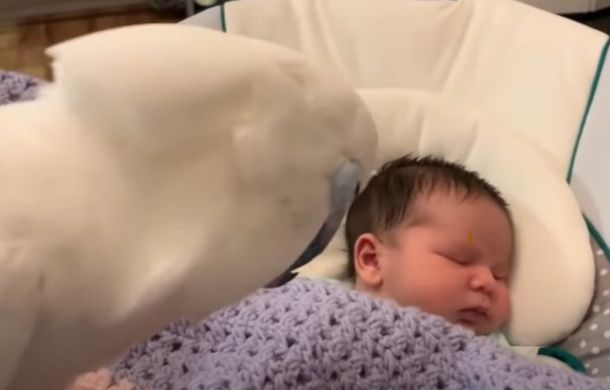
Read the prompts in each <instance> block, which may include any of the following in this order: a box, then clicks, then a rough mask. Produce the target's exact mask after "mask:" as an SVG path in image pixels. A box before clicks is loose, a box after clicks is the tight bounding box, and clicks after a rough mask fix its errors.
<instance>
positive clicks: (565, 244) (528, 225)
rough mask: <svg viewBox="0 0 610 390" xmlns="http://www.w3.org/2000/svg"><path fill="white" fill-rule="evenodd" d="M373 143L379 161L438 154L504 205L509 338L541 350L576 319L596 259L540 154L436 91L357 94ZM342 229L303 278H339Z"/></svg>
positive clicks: (572, 204) (563, 187)
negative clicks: (509, 230)
mask: <svg viewBox="0 0 610 390" xmlns="http://www.w3.org/2000/svg"><path fill="white" fill-rule="evenodd" d="M361 96H362V97H363V99H364V100H365V102H366V103H367V105H368V107H369V109H370V110H371V112H372V114H373V117H374V120H375V123H376V126H377V130H378V137H379V151H378V160H377V165H378V166H380V165H382V164H383V163H385V162H387V161H389V160H392V159H394V158H397V157H400V156H402V155H405V154H407V153H416V154H418V155H436V156H442V157H444V158H446V159H447V160H450V161H455V162H459V163H461V164H463V165H465V166H466V167H468V168H470V169H472V170H475V171H477V172H479V173H480V174H481V176H482V177H483V178H485V179H487V180H488V181H489V182H491V183H492V184H493V185H494V186H496V187H497V188H498V189H499V190H500V192H501V193H502V194H503V195H504V197H505V198H506V199H507V201H508V202H509V204H510V209H511V212H512V215H513V218H514V223H515V227H516V244H517V245H516V247H517V250H516V259H515V269H514V274H513V275H514V278H513V279H512V282H511V286H510V288H511V299H512V304H513V313H512V317H511V320H510V322H509V324H508V325H507V328H506V335H507V337H508V339H509V340H510V341H511V343H513V344H516V345H531V346H538V345H547V344H550V343H552V342H554V341H558V340H560V339H562V338H564V337H566V336H567V335H569V334H570V333H572V331H573V330H574V329H575V328H576V327H577V326H578V325H579V324H580V323H581V322H582V320H583V317H584V315H585V314H586V310H587V307H588V305H589V303H590V301H591V298H592V294H593V288H594V286H593V280H594V263H593V260H592V254H591V248H590V246H589V241H588V233H587V229H586V226H585V223H584V221H583V218H582V216H581V213H580V210H579V206H578V204H577V202H576V200H575V198H574V197H573V195H572V193H571V192H570V190H569V187H568V185H567V184H566V182H565V180H564V179H563V177H561V176H560V175H558V174H557V172H556V171H555V170H554V169H553V168H552V167H551V166H550V164H549V162H548V161H547V160H546V159H545V158H544V157H542V154H541V153H540V151H539V150H538V148H537V147H536V146H535V145H534V144H532V143H531V142H530V141H528V140H526V139H525V138H523V137H521V136H520V135H519V133H517V132H515V131H513V130H512V129H510V128H508V127H507V126H506V125H505V124H504V123H502V122H501V121H500V120H498V119H497V118H494V117H492V116H490V115H486V114H484V113H481V112H479V111H477V110H475V109H473V108H471V107H468V106H464V105H460V104H458V103H457V102H456V101H453V100H450V99H447V98H445V97H442V96H441V95H439V94H435V93H432V92H425V91H417V90H398V89H396V90H362V91H361ZM345 249H346V248H345V243H344V237H343V231H342V230H341V231H340V232H338V233H337V235H336V237H335V239H334V240H333V242H332V243H331V244H330V245H329V247H328V248H327V250H326V251H325V252H324V253H323V254H322V255H320V256H319V257H318V258H316V259H315V260H314V261H313V262H312V263H311V264H310V265H308V266H305V267H303V268H302V269H301V270H300V274H301V275H304V276H309V277H320V276H321V277H330V278H339V279H340V278H342V277H343V271H344V269H345V267H346V262H347V258H346V254H345Z"/></svg>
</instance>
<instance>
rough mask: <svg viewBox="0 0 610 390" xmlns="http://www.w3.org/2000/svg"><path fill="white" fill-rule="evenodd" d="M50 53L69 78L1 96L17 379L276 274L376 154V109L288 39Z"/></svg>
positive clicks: (10, 359) (40, 375) (63, 371)
mask: <svg viewBox="0 0 610 390" xmlns="http://www.w3.org/2000/svg"><path fill="white" fill-rule="evenodd" d="M48 53H49V54H50V55H51V56H52V57H53V58H54V63H53V70H54V74H55V81H54V82H53V83H51V84H50V85H49V86H47V87H45V88H44V89H43V90H42V91H41V93H40V96H39V97H38V99H37V100H35V101H33V102H27V103H18V104H12V105H8V106H4V107H2V108H0V183H1V186H2V189H1V191H0V267H1V268H0V355H1V358H0V389H3V390H4V389H11V390H12V389H15V390H34V389H52V390H54V389H61V388H63V387H64V386H65V385H66V383H67V382H68V381H69V380H70V379H71V378H72V377H73V376H74V375H75V374H78V373H80V372H82V371H84V370H87V369H91V368H94V366H96V365H97V364H102V363H106V362H107V359H111V358H112V357H113V356H115V354H117V353H119V352H121V351H122V350H123V349H124V348H126V347H128V346H129V345H130V344H131V343H134V342H137V341H140V340H143V339H144V338H146V337H147V336H150V335H151V334H152V333H154V332H155V331H157V330H159V329H160V328H162V327H163V326H164V325H166V324H168V323H169V322H171V321H172V320H174V319H177V318H178V317H181V316H192V317H195V318H201V317H203V316H206V315H207V314H209V313H210V312H212V311H213V310H216V309H218V308H220V307H221V306H223V305H226V304H228V303H230V302H233V301H235V300H236V299H238V298H240V297H242V296H243V295H245V294H247V293H249V292H251V291H252V290H254V289H256V288H257V287H259V286H262V285H264V284H265V283H267V282H269V281H271V280H272V279H273V278H274V277H276V276H277V275H278V274H280V273H281V272H282V271H284V270H285V269H286V268H287V267H288V265H289V264H290V263H291V262H292V261H293V260H294V259H295V258H297V256H298V255H299V254H300V253H301V252H302V251H303V249H304V248H305V247H306V246H307V244H308V243H309V242H310V241H311V239H312V237H314V235H315V234H316V232H318V231H319V230H320V227H321V226H322V225H323V222H324V221H325V220H326V219H327V218H328V217H329V216H330V221H331V224H333V226H334V225H338V221H337V220H340V218H337V215H338V214H340V213H341V212H342V210H343V209H344V208H345V205H346V204H347V202H349V198H350V196H352V195H353V192H354V190H355V187H356V183H357V182H358V181H360V180H362V179H364V180H366V176H367V172H368V171H369V168H370V166H371V164H372V163H373V160H374V154H375V150H376V134H375V129H374V125H373V122H372V120H371V118H370V116H369V114H368V111H367V109H366V107H365V106H364V105H363V103H362V102H361V101H360V100H359V98H358V97H357V95H356V94H355V93H354V92H353V91H352V89H351V88H350V87H349V86H348V84H347V83H344V82H343V81H342V80H340V79H339V78H338V77H337V76H335V75H334V74H333V73H331V72H327V71H326V70H325V69H322V68H320V67H317V66H314V65H311V64H308V63H306V62H305V61H304V59H303V58H302V57H301V56H300V55H299V54H298V53H296V52H293V51H290V50H288V49H284V48H280V47H278V46H275V45H272V44H267V43H263V42H259V41H255V40H250V39H247V38H243V37H237V36H231V35H227V34H223V33H218V32H213V31H210V30H206V29H203V28H198V27H190V26H179V25H145V26H137V27H128V28H121V29H115V30H110V31H106V32H101V33H95V34H92V35H89V36H86V37H82V38H78V39H75V40H72V41H69V42H67V43H63V44H60V45H58V46H56V47H52V48H51V49H50V50H49V51H48ZM333 221H334V222H333ZM335 227H336V226H335ZM325 230H326V231H328V230H329V225H328V224H327V225H325V226H324V228H323V229H322V230H321V231H325ZM330 230H332V229H330ZM327 233H328V232H327ZM329 235H332V232H330V233H329ZM328 239H330V237H328ZM301 260H302V259H301Z"/></svg>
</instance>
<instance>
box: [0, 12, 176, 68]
mask: <svg viewBox="0 0 610 390" xmlns="http://www.w3.org/2000/svg"><path fill="white" fill-rule="evenodd" d="M180 18H181V15H175V14H164V13H157V12H155V11H153V10H148V9H142V8H138V9H122V10H116V11H114V12H105V13H96V14H87V15H76V16H71V17H55V18H53V19H46V20H45V19H40V20H34V21H28V22H21V23H15V24H8V25H6V24H5V25H0V69H2V70H12V71H17V72H21V73H26V74H29V75H31V76H34V77H38V78H41V79H45V80H50V78H51V73H50V69H49V59H48V58H47V57H46V55H45V54H44V50H45V48H46V47H48V46H50V45H53V44H56V43H59V42H62V41H64V40H66V39H70V38H74V37H77V36H80V35H83V34H87V33H90V32H93V31H100V30H105V29H108V28H113V27H120V26H127V25H134V24H142V23H157V22H176V21H178V20H180Z"/></svg>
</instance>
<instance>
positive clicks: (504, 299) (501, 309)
mask: <svg viewBox="0 0 610 390" xmlns="http://www.w3.org/2000/svg"><path fill="white" fill-rule="evenodd" d="M496 306H497V311H498V313H497V317H498V322H500V325H504V323H505V322H506V321H508V319H509V318H510V314H511V303H510V295H509V292H508V288H507V287H506V286H502V287H500V288H499V290H498V293H497V302H496Z"/></svg>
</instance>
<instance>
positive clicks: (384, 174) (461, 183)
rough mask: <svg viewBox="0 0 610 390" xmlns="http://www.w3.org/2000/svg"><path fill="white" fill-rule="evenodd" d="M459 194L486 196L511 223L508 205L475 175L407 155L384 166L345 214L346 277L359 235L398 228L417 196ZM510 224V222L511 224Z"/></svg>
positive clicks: (434, 160)
mask: <svg viewBox="0 0 610 390" xmlns="http://www.w3.org/2000/svg"><path fill="white" fill-rule="evenodd" d="M439 189H441V190H446V191H452V190H454V191H459V192H461V193H462V194H463V196H464V198H468V197H471V196H480V195H482V196H486V197H488V198H490V199H491V200H492V201H493V202H495V203H496V204H497V205H498V206H499V207H500V208H501V209H502V210H503V211H504V212H505V213H506V215H507V216H508V218H509V220H511V217H510V212H509V210H508V204H507V203H506V201H505V200H504V198H503V197H502V195H500V192H499V191H498V190H497V189H496V188H495V187H493V186H492V185H491V184H489V183H488V182H487V181H485V180H484V179H482V178H481V177H480V176H479V175H478V174H477V173H475V172H472V171H469V170H467V169H466V168H464V167H463V166H462V165H460V164H457V163H453V162H448V161H445V160H443V159H441V158H436V157H430V156H428V157H413V156H411V155H407V156H405V157H401V158H398V159H396V160H393V161H390V162H388V163H386V164H385V165H384V166H383V167H381V169H379V171H378V172H377V173H376V174H375V175H374V176H373V177H372V178H371V180H370V181H369V183H368V184H367V186H366V188H365V189H364V190H363V191H362V192H361V193H360V194H359V195H358V196H357V197H356V199H355V200H354V202H353V203H352V205H351V207H350V208H349V211H348V212H347V219H346V222H345V239H346V241H347V253H348V258H349V262H348V268H347V274H348V276H350V277H354V276H355V273H356V270H355V266H354V245H355V244H356V240H357V239H358V237H360V236H361V235H362V234H365V233H373V234H375V235H379V234H381V233H383V232H386V231H389V230H391V229H393V228H394V227H396V226H398V225H399V224H401V223H402V222H403V221H404V220H405V218H406V217H407V216H408V213H409V211H410V206H411V205H412V204H413V201H414V200H415V199H416V197H417V196H418V195H422V194H424V195H429V194H431V193H433V192H434V191H436V190H439ZM511 224H512V222H511Z"/></svg>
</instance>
